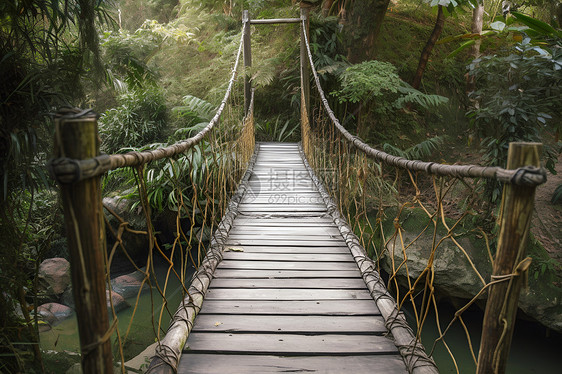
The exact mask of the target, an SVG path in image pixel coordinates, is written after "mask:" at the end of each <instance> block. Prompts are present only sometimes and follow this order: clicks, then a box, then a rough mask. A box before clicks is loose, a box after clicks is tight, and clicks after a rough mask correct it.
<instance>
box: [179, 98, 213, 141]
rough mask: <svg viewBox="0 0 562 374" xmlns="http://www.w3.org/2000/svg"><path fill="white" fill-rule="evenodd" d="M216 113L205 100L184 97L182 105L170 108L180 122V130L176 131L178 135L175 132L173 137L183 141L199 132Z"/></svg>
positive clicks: (211, 105)
mask: <svg viewBox="0 0 562 374" xmlns="http://www.w3.org/2000/svg"><path fill="white" fill-rule="evenodd" d="M216 111H217V107H216V106H214V105H213V104H211V103H209V102H208V101H206V100H203V99H200V98H198V97H195V96H191V95H186V96H184V97H183V105H181V106H176V107H174V108H172V113H174V115H175V116H176V117H177V119H179V121H180V122H181V128H180V129H179V130H178V131H179V133H178V132H176V135H175V137H176V138H178V136H179V139H184V138H186V137H189V136H192V135H194V134H195V133H196V132H199V131H201V129H202V128H203V127H205V126H207V124H208V123H209V122H210V121H211V119H212V118H213V117H214V115H215V113H216ZM186 135H187V136H186ZM179 139H178V140H179Z"/></svg>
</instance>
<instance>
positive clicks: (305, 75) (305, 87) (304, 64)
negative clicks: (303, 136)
mask: <svg viewBox="0 0 562 374" xmlns="http://www.w3.org/2000/svg"><path fill="white" fill-rule="evenodd" d="M300 6H301V19H306V22H305V28H304V29H303V28H302V27H301V94H302V95H303V96H304V97H303V98H301V118H304V115H306V116H308V117H310V115H309V112H310V71H309V69H310V68H309V67H308V64H309V62H308V52H307V49H306V44H305V41H304V35H305V34H304V33H306V37H307V38H309V36H310V33H309V31H308V29H309V25H310V21H309V19H308V18H309V17H308V16H309V13H310V5H308V4H306V3H304V2H302V1H301V3H300ZM303 104H304V108H302V106H303Z"/></svg>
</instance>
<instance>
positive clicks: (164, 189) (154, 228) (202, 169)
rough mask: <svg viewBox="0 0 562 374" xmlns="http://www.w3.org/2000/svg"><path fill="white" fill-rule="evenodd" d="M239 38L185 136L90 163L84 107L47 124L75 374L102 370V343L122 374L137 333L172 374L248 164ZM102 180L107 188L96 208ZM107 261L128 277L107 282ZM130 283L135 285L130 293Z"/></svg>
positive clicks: (250, 149) (93, 153)
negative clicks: (217, 89)
mask: <svg viewBox="0 0 562 374" xmlns="http://www.w3.org/2000/svg"><path fill="white" fill-rule="evenodd" d="M245 27H249V25H248V26H246V25H244V28H245ZM244 28H243V30H244ZM243 30H242V32H241V38H240V42H239V44H238V47H237V52H236V56H235V61H234V64H233V67H232V72H231V75H230V79H229V81H228V87H227V88H226V91H225V94H224V96H223V99H222V101H221V103H220V105H219V106H218V108H217V110H216V112H215V114H214V116H213V118H212V119H211V120H210V121H209V123H208V124H207V125H206V126H205V127H204V128H203V129H202V130H201V131H199V132H198V133H197V134H195V135H194V136H191V137H190V138H188V139H185V140H181V141H178V142H176V143H174V144H172V145H169V146H158V145H155V146H157V147H158V148H156V149H151V150H146V151H133V152H128V153H124V154H113V155H99V140H98V136H97V115H96V114H95V113H94V112H93V111H91V110H80V109H63V110H61V111H60V112H59V113H58V114H57V115H56V116H55V128H56V135H55V136H56V138H55V142H56V146H55V149H56V155H55V156H56V157H55V158H54V159H52V160H51V161H50V162H49V165H48V168H49V170H50V173H51V175H52V176H53V178H54V179H55V180H56V181H57V182H59V184H60V188H61V194H62V196H63V198H62V201H63V205H64V208H65V221H66V227H67V237H68V242H69V252H70V260H71V261H70V262H71V269H72V275H73V292H74V300H75V303H76V312H77V317H78V318H77V320H78V324H79V330H80V347H81V352H82V367H83V370H84V372H85V373H100V372H110V371H112V370H113V365H115V364H114V363H113V360H112V352H111V351H112V346H113V347H114V348H115V349H116V351H117V352H118V356H119V359H118V360H116V361H119V362H120V366H121V372H123V373H125V372H127V370H128V368H127V367H126V365H125V362H126V361H127V360H128V359H129V358H131V357H132V356H134V355H136V354H138V353H140V352H139V351H135V350H131V344H130V342H131V340H132V339H133V340H135V339H136V338H135V336H136V335H134V334H139V331H135V330H142V331H140V333H141V334H143V335H144V334H147V333H148V332H152V333H153V337H151V338H150V340H149V341H145V343H146V344H147V345H148V344H150V342H152V341H154V340H156V341H157V342H158V345H157V348H156V354H157V357H158V359H156V360H155V361H154V365H153V367H154V368H153V369H151V370H155V371H157V372H161V370H162V368H165V369H164V370H169V371H171V372H174V371H175V370H176V369H175V368H176V366H177V363H178V360H179V355H180V352H181V349H182V348H183V344H185V340H186V339H187V334H188V333H189V330H190V329H191V322H192V318H194V316H195V315H196V314H197V312H198V311H199V309H200V307H201V301H202V298H203V295H204V293H205V290H206V287H207V286H208V283H209V281H210V279H211V278H212V273H213V271H214V268H215V267H216V265H217V263H218V261H220V258H221V257H222V254H221V251H222V244H223V242H224V240H225V238H226V236H227V235H228V230H229V229H230V225H231V223H232V219H233V218H234V217H235V216H236V214H237V211H236V208H237V205H238V203H239V201H240V197H241V194H243V192H244V189H245V182H244V181H245V180H246V179H247V178H248V177H247V175H248V172H249V171H248V170H249V169H248V168H250V169H251V165H252V163H253V161H252V155H253V154H254V148H255V136H254V132H255V127H254V118H253V108H254V96H253V91H252V92H251V98H250V108H249V110H248V112H247V113H246V114H245V115H244V111H243V105H242V104H241V103H240V97H241V95H240V94H235V92H237V91H235V86H237V87H240V82H238V81H239V80H240V77H239V76H240V74H238V70H239V68H240V65H241V64H240V60H241V56H242V50H243V42H242V36H243V34H244V32H243ZM245 175H246V176H245ZM102 178H103V180H104V186H110V187H106V188H110V192H111V195H107V194H106V197H105V198H104V199H103V202H102V199H101V197H102V188H101V181H102ZM105 213H107V214H105ZM139 225H140V226H139ZM104 226H105V227H104ZM106 236H107V241H108V244H109V245H108V246H107V248H105V241H106ZM139 246H140V248H139ZM135 247H136V248H135ZM117 261H119V264H118V265H119V266H120V267H121V268H128V269H131V270H133V272H132V273H130V274H124V275H122V276H119V277H114V276H112V274H110V270H112V269H113V265H115V263H116V262H117ZM121 272H122V270H121ZM191 274H193V275H191ZM121 277H124V278H123V282H126V284H125V286H123V287H124V288H123V287H121V286H119V284H121V283H119V278H121ZM75 278H76V279H75ZM133 280H134V282H133V283H134V287H137V288H136V289H135V291H134V292H131V291H130V289H132V288H131V287H132V286H131V284H132V283H128V282H132V281H133ZM120 287H121V288H120ZM128 290H129V291H128ZM122 291H123V293H122V294H119V292H122ZM145 291H147V292H145ZM148 291H149V294H148ZM115 294H118V295H115ZM117 296H122V299H126V300H122V301H124V302H120V301H119V297H117ZM106 302H107V306H106ZM117 303H120V306H118V305H116V304H117ZM143 303H144V304H143ZM146 303H150V305H147V304H146ZM123 305H125V306H123ZM177 305H179V308H178V309H177V310H176V311H175V312H174V308H176V306H177ZM108 307H109V314H110V315H112V317H113V322H112V324H111V325H110V324H109V318H108V314H107V310H108ZM122 307H130V308H131V310H132V313H130V318H129V317H127V319H128V321H127V319H125V320H123V319H122V318H121V315H120V313H119V312H118V308H122ZM147 312H148V314H149V315H150V317H147V316H146V315H147ZM139 314H140V315H139ZM147 318H148V319H147ZM168 320H169V321H170V328H169V329H166V326H165V325H166V324H167V322H168ZM190 321H191V322H190ZM94 322H95V323H94ZM135 326H136V327H135ZM166 330H168V331H169V333H168V334H166V335H165V336H162V335H163V333H165V332H166ZM157 368H159V369H157Z"/></svg>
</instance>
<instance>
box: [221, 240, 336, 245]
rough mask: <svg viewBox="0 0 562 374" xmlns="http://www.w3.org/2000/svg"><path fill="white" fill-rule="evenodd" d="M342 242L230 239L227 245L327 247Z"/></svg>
mask: <svg viewBox="0 0 562 374" xmlns="http://www.w3.org/2000/svg"><path fill="white" fill-rule="evenodd" d="M334 243H340V241H339V240H312V241H306V240H300V239H299V240H286V239H278V240H277V239H230V238H229V239H228V241H227V242H226V244H227V245H234V246H236V245H242V246H244V245H277V246H279V245H286V246H291V247H299V246H301V247H325V246H330V245H334Z"/></svg>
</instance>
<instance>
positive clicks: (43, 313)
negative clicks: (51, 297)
mask: <svg viewBox="0 0 562 374" xmlns="http://www.w3.org/2000/svg"><path fill="white" fill-rule="evenodd" d="M37 314H39V316H40V317H41V319H42V320H43V321H45V322H48V323H49V324H50V325H56V324H57V323H59V322H61V321H63V320H65V319H67V318H69V317H70V316H71V315H72V309H71V308H69V307H67V306H66V305H62V304H57V303H47V304H43V305H40V306H39V307H37Z"/></svg>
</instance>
